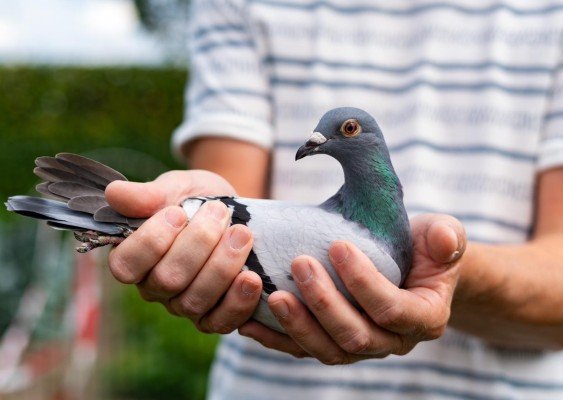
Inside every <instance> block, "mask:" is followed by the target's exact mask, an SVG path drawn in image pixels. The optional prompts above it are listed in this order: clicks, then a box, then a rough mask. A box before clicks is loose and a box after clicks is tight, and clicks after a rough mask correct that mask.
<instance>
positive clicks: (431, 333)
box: [424, 325, 446, 340]
mask: <svg viewBox="0 0 563 400" xmlns="http://www.w3.org/2000/svg"><path fill="white" fill-rule="evenodd" d="M444 332H446V326H445V325H442V326H438V327H435V328H432V329H429V330H428V331H427V332H426V334H425V335H424V339H425V340H435V339H438V338H440V337H442V335H443V334H444Z"/></svg>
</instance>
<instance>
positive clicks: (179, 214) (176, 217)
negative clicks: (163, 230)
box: [164, 207, 186, 229]
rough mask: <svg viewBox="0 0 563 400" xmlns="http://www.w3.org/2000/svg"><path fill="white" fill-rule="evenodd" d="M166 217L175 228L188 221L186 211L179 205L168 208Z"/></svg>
mask: <svg viewBox="0 0 563 400" xmlns="http://www.w3.org/2000/svg"><path fill="white" fill-rule="evenodd" d="M164 219H165V220H166V222H167V223H168V224H169V225H170V226H172V227H173V228H176V229H177V228H181V227H182V226H184V223H185V222H186V213H185V212H184V210H182V209H181V208H179V207H172V208H169V209H168V210H166V214H164Z"/></svg>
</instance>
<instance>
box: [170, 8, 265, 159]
mask: <svg viewBox="0 0 563 400" xmlns="http://www.w3.org/2000/svg"><path fill="white" fill-rule="evenodd" d="M245 7H246V4H245V3H244V2H243V1H241V0H196V1H193V2H192V8H191V16H190V20H191V22H190V34H189V46H190V64H191V65H190V80H189V85H188V87H187V90H186V96H185V104H186V108H185V113H184V122H183V123H182V124H181V125H180V126H179V127H178V128H177V129H176V130H175V132H174V134H173V136H172V147H173V149H174V151H175V153H176V154H177V155H179V154H180V148H181V147H182V145H184V144H185V143H187V142H189V141H191V140H193V139H195V138H198V137H203V136H207V137H209V136H219V137H227V138H234V139H239V140H244V141H247V142H251V143H255V144H256V145H259V146H262V147H265V148H270V147H271V146H272V144H273V128H272V123H271V119H272V110H271V96H270V85H269V78H268V75H267V74H266V72H265V69H264V66H263V62H262V60H263V58H264V51H263V49H260V48H259V47H260V46H259V40H258V31H257V30H256V29H255V28H253V24H252V22H251V21H250V17H249V13H248V11H247V10H246V9H245Z"/></svg>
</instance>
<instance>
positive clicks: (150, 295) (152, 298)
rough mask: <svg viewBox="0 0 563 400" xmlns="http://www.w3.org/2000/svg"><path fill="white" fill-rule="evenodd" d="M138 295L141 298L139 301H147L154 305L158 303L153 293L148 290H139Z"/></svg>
mask: <svg viewBox="0 0 563 400" xmlns="http://www.w3.org/2000/svg"><path fill="white" fill-rule="evenodd" d="M139 295H140V296H141V299H143V300H145V301H148V302H149V303H154V302H157V301H158V297H157V296H156V295H155V294H154V293H151V292H149V291H148V290H144V289H141V288H139Z"/></svg>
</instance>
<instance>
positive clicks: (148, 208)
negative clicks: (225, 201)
mask: <svg viewBox="0 0 563 400" xmlns="http://www.w3.org/2000/svg"><path fill="white" fill-rule="evenodd" d="M233 194H234V192H233V189H232V187H231V186H230V185H229V184H228V183H227V182H226V181H225V180H224V179H223V178H221V177H220V176H219V175H217V174H214V173H212V172H209V171H201V170H191V171H169V172H166V173H164V174H162V175H160V176H159V177H158V178H156V179H155V180H154V181H152V182H146V183H137V182H127V181H114V182H111V183H110V184H109V185H108V186H107V188H106V191H105V195H106V199H107V200H108V203H109V204H110V206H111V207H112V208H113V209H114V210H116V211H117V212H119V213H121V214H123V215H126V216H128V217H136V218H145V217H149V216H151V215H153V214H154V213H155V212H157V211H158V210H160V209H162V208H163V207H165V206H169V205H179V204H180V203H181V202H182V201H183V200H185V199H186V198H188V197H190V196H199V195H206V196H212V195H233Z"/></svg>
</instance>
